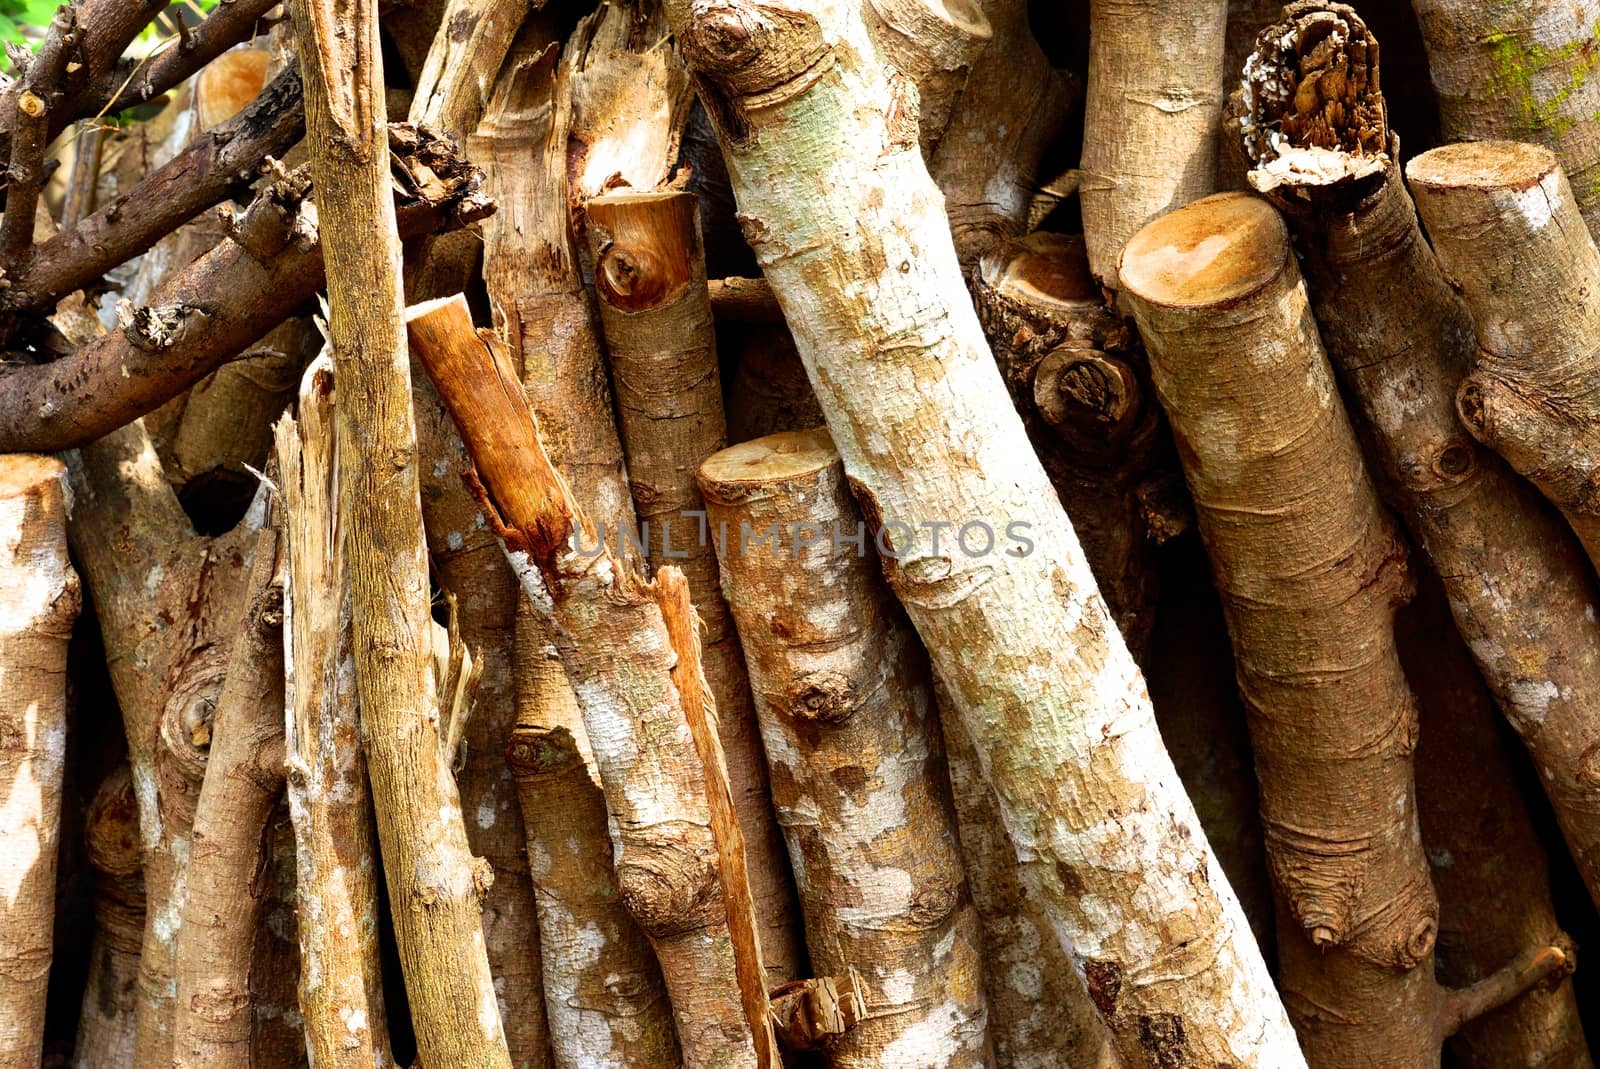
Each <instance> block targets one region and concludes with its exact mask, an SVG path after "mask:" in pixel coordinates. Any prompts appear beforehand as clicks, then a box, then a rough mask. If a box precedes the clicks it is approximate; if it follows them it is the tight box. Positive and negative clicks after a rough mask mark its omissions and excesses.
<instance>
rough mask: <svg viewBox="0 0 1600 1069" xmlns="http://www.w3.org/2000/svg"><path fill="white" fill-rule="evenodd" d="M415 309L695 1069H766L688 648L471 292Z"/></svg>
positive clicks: (423, 356) (418, 348)
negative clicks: (691, 718)
mask: <svg viewBox="0 0 1600 1069" xmlns="http://www.w3.org/2000/svg"><path fill="white" fill-rule="evenodd" d="M408 315H409V319H408V324H409V328H410V331H411V340H412V346H413V349H414V351H415V352H416V354H417V356H418V358H419V359H420V361H421V362H422V364H423V366H424V367H426V368H427V370H428V373H429V375H430V376H431V377H432V378H433V380H434V383H435V385H436V386H437V387H438V388H439V391H440V396H441V397H442V398H443V399H444V402H445V407H446V408H447V409H449V411H450V413H451V415H452V416H453V417H454V418H455V420H456V423H457V426H458V427H459V428H460V430H461V433H462V438H463V440H464V441H465V442H466V445H467V449H468V451H469V453H470V454H471V455H472V458H473V461H474V463H475V464H476V466H477V469H478V475H479V476H480V477H481V479H482V480H483V485H484V487H485V497H484V503H485V505H486V509H487V510H488V514H489V520H490V523H491V525H492V526H493V527H494V529H495V531H496V533H497V534H499V535H500V538H501V541H502V543H503V544H505V545H506V546H507V553H508V557H509V559H510V560H511V565H512V569H513V571H515V572H516V573H517V575H518V578H519V579H520V580H521V582H522V585H523V589H524V590H525V591H526V592H527V593H528V595H529V599H530V600H531V601H532V602H533V604H534V607H535V609H536V610H537V611H538V612H540V613H541V614H542V615H543V616H544V617H545V619H546V625H547V627H548V628H549V632H550V633H551V634H552V635H553V637H554V641H555V644H556V648H557V649H558V650H559V651H560V655H561V662H562V666H563V667H564V668H565V669H566V672H567V676H568V678H569V679H570V680H571V681H572V684H573V689H574V690H575V692H576V693H577V695H578V701H579V707H580V709H581V711H582V713H583V721H584V726H585V728H586V729H587V733H588V737H589V741H590V744H591V746H592V747H593V751H594V756H595V762H596V765H597V767H598V768H599V771H600V780H601V784H602V785H603V787H604V788H605V793H606V803H607V807H608V808H609V810H610V812H611V818H612V822H613V838H614V841H615V846H616V859H617V861H616V870H617V884H618V888H619V890H620V892H621V897H622V900H623V902H624V904H625V905H626V906H627V907H628V911H629V912H630V913H631V914H632V915H633V918H634V920H635V922H636V923H637V924H638V925H639V927H640V928H641V929H643V930H644V933H645V935H646V936H647V937H648V938H649V939H650V943H651V946H652V947H653V948H654V949H655V953H656V958H657V960H658V961H659V962H660V964H661V973H662V977H663V979H664V980H665V982H666V987H667V991H668V993H669V995H670V996H671V998H672V1006H673V1016H674V1019H675V1021H676V1023H677V1029H678V1038H679V1041H680V1043H681V1044H682V1049H683V1055H684V1064H685V1066H688V1067H691V1069H697V1067H702V1066H704V1067H711V1066H719V1067H720V1066H723V1065H727V1066H746V1065H749V1066H754V1065H758V1064H761V1065H766V1064H769V1063H768V1062H767V1061H766V1060H765V1059H759V1060H758V1058H759V1056H758V1048H757V1046H756V1045H755V1041H754V1040H753V1039H752V1034H753V1033H752V1029H751V1022H750V1021H749V1020H748V1019H747V1017H746V1015H745V1011H744V1006H743V1003H742V992H741V988H740V985H739V983H738V981H737V979H736V972H735V966H736V949H737V948H736V944H735V942H734V940H733V939H732V937H731V936H730V933H729V928H728V916H727V913H726V910H725V906H724V904H723V901H722V893H721V892H722V887H721V884H722V881H721V879H720V878H719V872H718V864H717V851H716V844H715V842H714V841H713V834H712V827H711V812H710V810H709V808H708V803H707V795H706V790H707V785H706V774H705V770H704V768H703V767H702V765H701V761H700V758H699V756H698V754H697V753H696V752H695V750H694V747H693V746H692V744H691V740H690V731H689V725H688V723H687V721H686V720H685V713H684V707H683V703H682V697H681V694H680V692H679V690H678V688H677V687H676V686H674V684H673V681H672V679H671V678H670V670H671V668H672V665H673V664H674V663H675V659H676V656H677V655H676V654H675V652H674V650H673V647H672V645H671V642H670V640H669V638H668V634H667V628H666V624H665V622H664V621H663V618H662V614H661V608H660V606H659V604H658V603H657V602H656V601H655V600H654V596H653V588H652V587H651V586H650V585H649V584H647V583H644V582H643V581H642V580H640V579H639V578H638V577H637V576H635V575H633V574H632V572H631V571H630V570H629V569H628V567H627V566H626V565H624V564H623V563H622V562H621V561H620V560H617V559H616V558H615V557H613V555H612V554H611V553H610V551H609V550H607V549H606V548H605V547H604V546H603V545H597V543H598V541H599V539H598V532H597V531H596V529H595V528H594V527H593V526H591V525H590V524H589V521H588V520H587V519H586V518H585V517H584V516H583V514H582V512H581V510H579V509H578V507H577V506H576V505H574V504H573V503H572V502H571V500H570V498H569V497H568V496H567V490H566V485H565V482H564V481H563V480H562V479H561V477H560V476H559V475H558V474H557V473H556V471H555V469H554V468H553V467H551V466H550V464H549V461H548V459H547V458H546V456H545V453H544V451H543V446H542V444H541V443H540V440H539V438H538V434H537V432H536V430H535V429H534V425H533V420H532V415H531V412H530V410H529V408H528V406H527V403H526V400H525V398H524V396H523V394H522V393H521V391H518V390H515V389H505V388H503V386H502V387H501V388H496V383H501V384H503V383H506V382H509V381H512V380H514V376H513V375H512V373H511V370H510V366H509V361H508V360H507V358H506V356H505V354H504V351H503V350H502V349H501V348H500V345H499V342H498V341H497V340H495V339H494V338H493V337H492V336H491V335H489V334H487V333H484V334H481V335H480V334H476V333H474V331H473V329H472V321H471V317H470V315H469V313H468V311H467V306H466V301H465V299H464V298H462V297H459V296H458V297H455V298H451V299H449V300H446V301H434V302H429V303H428V304H425V305H419V306H416V307H414V308H413V309H411V311H410V312H409V313H408ZM491 502H492V504H491ZM575 532H578V533H579V535H578V537H576V538H572V537H571V536H573V535H574V533H575ZM581 545H587V546H588V547H589V548H590V552H588V553H582V552H579V548H580V546H581ZM646 740H648V741H646ZM759 1023H760V1025H761V1026H762V1027H764V1026H765V1020H764V1019H763V1020H762V1021H760V1022H759Z"/></svg>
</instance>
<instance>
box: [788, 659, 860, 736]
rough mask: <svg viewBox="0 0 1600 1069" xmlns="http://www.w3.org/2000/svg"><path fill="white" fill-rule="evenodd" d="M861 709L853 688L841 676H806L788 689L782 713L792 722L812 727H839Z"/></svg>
mask: <svg viewBox="0 0 1600 1069" xmlns="http://www.w3.org/2000/svg"><path fill="white" fill-rule="evenodd" d="M860 705H861V697H860V695H858V694H857V693H856V688H855V685H854V684H852V683H851V681H850V677H849V676H847V675H845V674H844V673H843V672H831V671H820V672H808V673H806V674H805V675H802V676H800V677H799V678H798V679H796V680H795V681H794V682H793V683H792V684H791V685H790V687H789V700H788V702H787V704H786V705H785V710H786V711H787V712H788V713H789V715H790V716H792V717H793V718H794V719H795V720H798V721H801V722H804V723H813V724H842V723H844V721H846V720H848V719H849V718H850V716H851V714H852V713H854V712H855V711H856V710H857V709H858V708H860Z"/></svg>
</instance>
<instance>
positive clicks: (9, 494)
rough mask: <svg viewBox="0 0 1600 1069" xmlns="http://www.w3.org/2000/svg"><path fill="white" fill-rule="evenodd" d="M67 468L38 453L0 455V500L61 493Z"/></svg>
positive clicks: (59, 462)
mask: <svg viewBox="0 0 1600 1069" xmlns="http://www.w3.org/2000/svg"><path fill="white" fill-rule="evenodd" d="M66 474H67V469H66V466H65V465H64V464H62V463H61V461H59V460H57V459H56V458H55V457H51V456H44V455H42V454H38V453H8V454H4V455H0V500H9V499H11V498H18V497H39V496H43V495H47V494H52V493H53V494H57V495H59V494H61V493H63V492H64V489H65V486H66V481H65V480H66Z"/></svg>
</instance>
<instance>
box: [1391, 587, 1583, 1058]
mask: <svg viewBox="0 0 1600 1069" xmlns="http://www.w3.org/2000/svg"><path fill="white" fill-rule="evenodd" d="M1419 586H1421V590H1420V592H1419V595H1418V597H1417V599H1416V600H1415V601H1414V602H1413V603H1412V604H1411V605H1410V606H1408V607H1407V608H1406V609H1405V611H1403V612H1401V613H1400V615H1399V617H1398V618H1397V620H1396V623H1395V639H1396V641H1397V643H1398V645H1399V650H1400V662H1401V664H1403V665H1404V666H1405V669H1406V675H1407V676H1408V677H1409V678H1410V680H1411V683H1412V685H1413V686H1414V687H1415V688H1416V692H1417V699H1418V703H1419V705H1420V706H1421V710H1422V713H1421V732H1420V736H1419V739H1418V743H1417V807H1418V813H1417V815H1418V818H1419V821H1420V823H1421V825H1422V844H1423V848H1424V849H1425V850H1426V851H1427V854H1428V860H1429V861H1430V862H1431V864H1432V868H1433V884H1434V887H1435V888H1437V889H1438V892H1439V941H1438V950H1437V959H1436V964H1437V967H1438V970H1439V979H1440V981H1441V982H1442V983H1446V984H1449V985H1451V986H1454V987H1465V986H1467V985H1469V984H1474V983H1477V982H1478V981H1480V980H1483V979H1485V978H1487V977H1489V976H1491V975H1493V974H1494V972H1495V970H1497V969H1499V968H1500V966H1501V965H1502V964H1504V963H1505V962H1506V961H1508V960H1510V959H1511V958H1513V957H1515V956H1516V955H1517V954H1519V953H1521V952H1522V951H1523V950H1524V949H1525V948H1527V947H1530V946H1561V947H1563V948H1564V949H1565V950H1570V942H1569V941H1567V940H1566V937H1565V936H1564V935H1562V933H1561V925H1560V923H1559V922H1558V921H1557V920H1556V914H1555V906H1554V904H1553V903H1552V902H1551V899H1550V865H1549V859H1548V858H1547V857H1546V856H1545V849H1544V845H1543V844H1542V843H1541V842H1540V841H1539V834H1538V831H1537V829H1536V828H1535V827H1534V825H1533V821H1532V820H1530V819H1529V815H1528V807H1527V805H1526V804H1525V802H1524V801H1523V797H1522V791H1521V789H1520V787H1519V785H1518V782H1517V775H1516V769H1515V768H1514V767H1513V764H1512V760H1511V759H1510V756H1509V754H1508V752H1507V743H1508V741H1509V739H1508V736H1507V733H1506V732H1505V730H1504V728H1503V727H1502V726H1501V724H1500V723H1499V715H1498V713H1497V712H1496V710H1495V703H1494V700H1493V699H1492V698H1491V697H1490V695H1489V692H1488V690H1487V689H1486V688H1485V687H1484V684H1483V680H1482V679H1481V678H1479V676H1478V673H1477V669H1476V666H1475V665H1474V663H1473V660H1472V656H1471V654H1470V653H1469V652H1468V650H1467V645H1466V643H1465V642H1463V641H1462V639H1461V636H1460V635H1458V634H1457V633H1456V629H1455V628H1454V627H1453V626H1452V625H1451V620H1450V607H1449V605H1448V604H1447V603H1446V598H1445V591H1444V589H1443V588H1441V587H1440V585H1439V580H1438V578H1437V577H1435V576H1433V575H1431V574H1425V575H1423V576H1422V577H1421V581H1420V583H1419ZM1466 769H1470V770H1471V774H1470V775H1463V770H1466ZM1445 1050H1446V1056H1447V1057H1448V1058H1450V1059H1451V1060H1452V1061H1453V1062H1455V1063H1456V1064H1459V1065H1460V1066H1461V1067H1462V1069H1501V1067H1503V1066H1511V1065H1549V1066H1565V1067H1569V1069H1591V1067H1592V1066H1593V1064H1594V1063H1593V1060H1592V1059H1591V1058H1590V1056H1589V1048H1588V1046H1587V1045H1586V1044H1585V1042H1584V1037H1583V1027H1582V1024H1581V1022H1580V1020H1579V1015H1578V1002H1577V997H1576V996H1575V995H1574V993H1573V989H1572V981H1571V980H1570V979H1569V978H1568V977H1566V976H1564V975H1563V974H1562V973H1559V972H1558V973H1556V974H1554V975H1552V976H1551V977H1550V979H1549V980H1547V981H1546V982H1545V983H1542V984H1540V985H1538V986H1536V987H1535V988H1533V989H1531V990H1529V991H1528V992H1527V994H1525V995H1523V996H1522V997H1520V998H1518V999H1516V1000H1515V1001H1513V1002H1511V1003H1510V1004H1509V1005H1507V1006H1504V1007H1502V1008H1500V1009H1498V1010H1494V1011H1492V1012H1490V1013H1486V1014H1484V1015H1483V1016H1482V1017H1479V1018H1477V1019H1476V1020H1474V1021H1470V1022H1467V1023H1466V1024H1464V1025H1463V1026H1462V1028H1461V1030H1460V1031H1459V1032H1457V1033H1456V1034H1455V1035H1454V1036H1453V1037H1451V1038H1450V1039H1449V1040H1448V1041H1446V1043H1445Z"/></svg>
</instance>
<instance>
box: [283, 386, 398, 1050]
mask: <svg viewBox="0 0 1600 1069" xmlns="http://www.w3.org/2000/svg"><path fill="white" fill-rule="evenodd" d="M333 374H334V373H333V365H332V361H331V360H330V358H329V357H327V356H326V355H324V356H321V357H319V358H318V359H317V360H316V361H315V362H314V363H313V364H312V365H311V367H310V368H308V369H307V371H306V375H305V378H304V380H303V383H302V387H301V391H300V405H299V410H298V411H299V420H298V421H296V420H293V419H289V418H287V417H285V418H284V419H283V420H281V421H279V423H278V425H277V427H276V433H275V437H276V446H277V457H278V465H279V472H278V478H279V479H280V481H281V484H282V487H283V510H284V553H285V555H286V557H287V559H288V572H289V574H288V582H287V585H286V588H285V594H284V624H283V630H284V665H285V669H286V672H285V703H284V709H285V716H284V722H285V728H284V732H285V733H284V750H285V757H286V761H285V764H286V767H287V781H288V788H287V790H288V796H289V815H290V819H291V820H292V821H293V823H294V839H295V899H296V901H297V903H298V905H299V908H298V910H297V922H298V926H299V939H300V999H299V1003H300V1015H301V1019H302V1021H303V1024H304V1028H305V1046H306V1050H307V1051H308V1053H309V1054H310V1061H311V1064H312V1065H314V1066H316V1067H317V1069H368V1067H374V1069H385V1067H387V1066H389V1065H392V1064H393V1057H392V1056H391V1054H390V1051H389V1034H388V1029H387V1026H386V1023H387V1014H386V1012H385V1009H384V1001H383V972H382V968H381V965H380V963H379V960H378V873H377V863H376V861H377V852H376V850H375V849H374V846H375V843H374V833H373V826H372V824H373V821H372V809H371V806H372V802H371V795H370V794H369V793H368V788H367V769H366V760H365V756H364V754H363V753H362V746H361V736H360V725H359V723H358V719H357V718H358V713H357V709H356V702H357V696H356V684H355V662H354V650H353V649H352V646H351V635H350V618H349V608H348V602H347V597H348V574H347V565H346V550H345V541H344V525H343V523H342V521H341V518H340V515H339V512H340V503H339V497H338V492H337V490H338V485H339V476H338V473H339V470H340V466H339V457H338V444H337V442H336V440H335V430H334V423H335V420H334V413H333V407H334V398H333Z"/></svg>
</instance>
